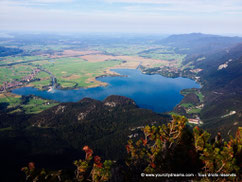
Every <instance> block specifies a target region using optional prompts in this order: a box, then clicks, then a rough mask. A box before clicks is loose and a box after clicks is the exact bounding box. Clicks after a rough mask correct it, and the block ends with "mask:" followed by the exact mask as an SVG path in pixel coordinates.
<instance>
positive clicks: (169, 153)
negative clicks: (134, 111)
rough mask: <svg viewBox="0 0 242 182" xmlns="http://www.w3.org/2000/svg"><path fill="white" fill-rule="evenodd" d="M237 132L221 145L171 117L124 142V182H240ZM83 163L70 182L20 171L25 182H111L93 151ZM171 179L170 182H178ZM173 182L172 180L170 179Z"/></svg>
mask: <svg viewBox="0 0 242 182" xmlns="http://www.w3.org/2000/svg"><path fill="white" fill-rule="evenodd" d="M241 138H242V127H239V128H238V131H237V133H236V136H235V138H233V137H230V140H229V141H227V142H226V141H224V140H223V139H222V137H221V134H220V133H218V134H217V136H216V137H215V140H214V141H213V140H212V139H211V135H210V134H209V133H208V132H206V131H204V130H203V129H201V128H199V127H198V126H196V127H194V128H193V129H192V128H191V127H190V126H189V125H188V123H187V119H186V118H185V117H183V116H173V120H172V121H171V122H170V123H168V124H167V125H165V124H163V125H162V126H146V127H144V129H143V137H141V138H139V139H134V140H129V141H128V144H127V145H126V150H127V153H128V158H127V159H126V161H125V163H126V164H125V165H123V166H119V167H121V168H123V169H124V170H122V172H121V171H119V173H122V175H123V176H124V178H125V180H124V181H156V180H157V181H161V180H162V179H161V178H155V179H154V178H144V177H141V173H147V174H148V173H149V174H157V173H158V174H162V173H183V174H185V173H192V174H195V175H196V174H198V173H201V174H208V173H212V174H236V176H232V177H225V176H221V175H220V176H219V177H213V178H209V177H204V178H200V177H199V176H193V177H189V178H187V179H186V178H180V179H181V180H183V181H187V180H196V181H200V180H201V181H240V180H241V173H242V171H241V168H242V140H241ZM83 150H84V151H85V154H86V155H85V159H80V160H77V161H74V165H75V166H76V170H75V175H74V178H72V179H70V178H65V175H64V173H63V171H62V170H59V171H49V172H47V171H46V170H44V169H42V170H37V169H36V168H35V165H34V163H29V165H28V167H24V168H22V171H23V172H24V173H25V174H26V181H36V182H37V181H38V182H40V181H66V182H67V181H76V182H84V181H92V182H104V181H109V180H110V179H111V167H112V162H111V161H110V160H105V161H104V162H103V163H102V160H101V157H99V156H93V150H92V149H91V148H90V147H88V146H84V147H83ZM119 175H120V174H119ZM180 179H179V178H176V179H175V181H177V180H180ZM171 180H172V179H171Z"/></svg>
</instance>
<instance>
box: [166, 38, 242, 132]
mask: <svg viewBox="0 0 242 182" xmlns="http://www.w3.org/2000/svg"><path fill="white" fill-rule="evenodd" d="M163 44H166V45H172V46H175V47H177V51H178V52H179V51H180V52H183V53H184V52H186V54H187V56H186V58H185V59H184V61H183V62H182V65H183V67H185V69H184V70H183V71H181V76H185V77H190V78H193V79H195V78H196V79H198V80H199V82H200V83H201V85H202V88H201V89H200V91H201V93H202V94H203V95H204V99H203V100H204V101H203V102H202V103H201V104H204V107H203V108H202V110H201V112H200V113H199V117H200V118H201V120H202V121H203V122H204V125H203V127H204V128H206V129H207V130H209V131H210V132H211V133H213V134H214V133H216V132H217V131H222V133H227V134H230V133H234V132H235V130H236V128H237V127H238V125H241V123H242V82H241V80H242V38H240V37H222V36H215V35H206V34H184V35H173V36H170V37H168V38H166V39H164V40H163ZM184 48H188V49H184ZM196 70H198V72H196ZM194 71H195V72H194ZM195 96H196V95H195V94H194V93H191V94H187V95H186V96H185V98H184V99H183V101H182V102H181V104H183V103H192V104H195V105H196V103H194V102H197V99H196V98H195ZM197 103H198V102H197ZM197 105H199V103H198V104H197ZM175 109H176V111H177V112H178V113H180V114H183V115H186V112H185V110H184V109H183V108H182V107H176V108H175Z"/></svg>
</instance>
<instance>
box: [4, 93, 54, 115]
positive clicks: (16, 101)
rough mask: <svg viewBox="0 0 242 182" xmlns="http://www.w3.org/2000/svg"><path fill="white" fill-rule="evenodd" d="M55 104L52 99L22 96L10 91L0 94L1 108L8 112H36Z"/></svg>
mask: <svg viewBox="0 0 242 182" xmlns="http://www.w3.org/2000/svg"><path fill="white" fill-rule="evenodd" d="M56 104H57V103H56V102H54V101H49V100H45V99H41V98H38V97H35V96H28V97H22V96H19V95H15V94H12V93H4V94H0V106H1V109H6V110H7V111H8V112H9V113H15V112H23V113H25V114H37V113H40V112H41V111H43V110H46V109H48V108H50V107H53V106H55V105H56Z"/></svg>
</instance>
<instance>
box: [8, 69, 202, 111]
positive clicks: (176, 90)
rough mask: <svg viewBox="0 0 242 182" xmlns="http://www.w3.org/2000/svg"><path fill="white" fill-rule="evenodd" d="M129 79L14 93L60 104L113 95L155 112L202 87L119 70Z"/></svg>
mask: <svg viewBox="0 0 242 182" xmlns="http://www.w3.org/2000/svg"><path fill="white" fill-rule="evenodd" d="M114 71H115V72H117V73H119V74H121V75H126V76H127V77H102V78H98V80H100V81H102V82H107V83H108V84H109V85H108V86H107V87H95V88H87V89H84V88H80V89H77V90H58V89H55V90H53V91H52V92H48V91H41V90H38V89H36V88H32V87H22V88H18V89H15V90H13V91H12V92H13V93H15V94H19V95H25V96H26V95H31V94H32V95H36V96H40V97H42V98H45V99H51V100H56V101H59V102H76V101H79V100H81V99H82V98H84V97H90V98H93V99H98V100H103V99H105V98H106V97H107V96H109V95H122V96H126V97H129V98H131V99H133V100H134V101H135V102H136V104H137V105H138V106H139V107H142V108H147V109H152V110H153V111H155V112H166V111H170V110H172V109H173V108H174V107H175V106H176V105H177V104H178V103H179V102H180V101H181V100H182V98H183V96H182V95H181V94H180V91H181V90H182V89H185V88H199V87H200V85H199V84H198V83H196V82H195V81H193V80H190V79H187V78H181V77H179V78H166V77H163V76H161V75H145V74H142V73H141V71H140V70H137V69H136V70H135V69H115V70H114Z"/></svg>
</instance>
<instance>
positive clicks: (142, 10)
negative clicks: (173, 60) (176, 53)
mask: <svg viewBox="0 0 242 182" xmlns="http://www.w3.org/2000/svg"><path fill="white" fill-rule="evenodd" d="M71 1H72V0H35V1H34V0H25V1H21V0H18V1H16V0H14V1H7V0H0V30H31V31H32V30H40V31H110V32H117V31H120V32H129V31H130V32H162V33H179V32H181V33H186V32H205V33H240V34H241V33H242V32H241V30H242V22H241V21H242V17H241V15H242V13H241V12H242V8H241V6H240V5H237V6H234V4H232V3H231V2H228V1H225V0H221V2H223V3H222V4H223V5H222V6H220V3H219V5H218V3H217V4H216V2H218V1H217V0H215V1H213V2H211V3H202V2H204V1H201V0H198V1H196V2H197V3H190V4H189V2H191V1H188V0H179V1H178V0H170V1H168V0H165V1H161V0H157V1H155V0H149V1H148V0H143V1H142V0H129V1H128V0H117V1H115V2H121V1H122V2H129V3H126V4H125V5H124V6H120V7H119V8H116V9H112V8H110V9H111V10H105V9H98V8H96V9H95V7H93V8H92V9H90V10H88V11H85V10H84V11H83V10H82V11H81V10H79V9H78V8H69V9H68V10H65V9H60V8H58V6H48V5H46V3H51V5H52V3H57V2H59V3H60V2H62V3H68V2H71ZM90 1H92V0H90ZM101 1H102V2H103V1H106V2H107V1H109V2H112V3H114V0H98V2H99V3H101ZM232 1H233V0H232ZM73 2H74V0H73ZM75 2H76V1H75ZM79 2H80V1H79ZM130 2H133V3H134V2H142V3H143V4H132V3H130ZM148 2H149V3H154V4H155V3H156V5H155V6H153V5H152V6H149V5H146V4H144V3H148ZM162 2H163V3H167V4H166V5H162ZM176 2H177V3H178V4H176ZM192 2H194V1H192ZM206 2H207V1H206ZM233 2H235V1H233ZM25 3H27V4H25ZM38 3H40V5H38ZM186 3H187V4H186ZM198 3H200V4H198ZM226 3H227V4H226ZM237 3H238V4H239V2H237ZM43 4H44V6H42V5H43ZM188 4H189V5H188ZM225 4H226V6H225ZM82 5H83V7H85V4H82ZM104 5H105V4H104ZM46 6H47V7H48V8H45V7H46ZM110 7H115V6H112V4H111V5H110ZM83 9H85V8H83Z"/></svg>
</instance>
